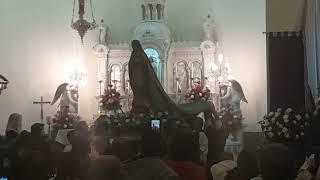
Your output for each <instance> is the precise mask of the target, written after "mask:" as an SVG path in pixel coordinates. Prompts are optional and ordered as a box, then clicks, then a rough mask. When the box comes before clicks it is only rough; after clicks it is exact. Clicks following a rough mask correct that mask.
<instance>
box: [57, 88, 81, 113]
mask: <svg viewBox="0 0 320 180" xmlns="http://www.w3.org/2000/svg"><path fill="white" fill-rule="evenodd" d="M60 97H61V98H60ZM59 98H60V103H59V107H60V110H61V111H62V109H63V108H64V107H69V110H70V112H71V113H78V99H79V94H78V87H77V86H75V85H72V84H68V83H63V84H61V85H60V86H58V88H57V90H56V93H55V95H54V98H53V100H52V103H51V105H53V104H55V103H56V102H57V101H58V100H59Z"/></svg>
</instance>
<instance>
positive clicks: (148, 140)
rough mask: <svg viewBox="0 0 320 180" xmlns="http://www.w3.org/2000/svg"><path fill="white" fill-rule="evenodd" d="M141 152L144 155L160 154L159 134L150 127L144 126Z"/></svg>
mask: <svg viewBox="0 0 320 180" xmlns="http://www.w3.org/2000/svg"><path fill="white" fill-rule="evenodd" d="M141 149H142V154H143V155H144V156H146V157H150V156H161V152H162V145H161V134H160V133H159V132H158V131H157V130H152V128H145V130H144V132H143V134H142V139H141Z"/></svg>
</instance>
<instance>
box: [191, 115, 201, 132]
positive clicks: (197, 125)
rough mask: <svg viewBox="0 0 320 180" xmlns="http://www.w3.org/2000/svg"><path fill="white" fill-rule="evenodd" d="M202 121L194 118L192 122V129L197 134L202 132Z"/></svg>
mask: <svg viewBox="0 0 320 180" xmlns="http://www.w3.org/2000/svg"><path fill="white" fill-rule="evenodd" d="M203 125H204V123H203V119H202V118H199V117H198V118H196V119H195V120H194V121H193V129H194V130H195V131H197V132H200V131H202V130H203Z"/></svg>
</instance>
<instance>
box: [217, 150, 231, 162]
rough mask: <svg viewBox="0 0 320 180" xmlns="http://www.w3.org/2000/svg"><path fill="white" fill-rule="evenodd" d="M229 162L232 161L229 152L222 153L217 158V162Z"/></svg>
mask: <svg viewBox="0 0 320 180" xmlns="http://www.w3.org/2000/svg"><path fill="white" fill-rule="evenodd" d="M225 160H231V161H233V160H234V158H233V154H232V153H231V152H223V153H222V154H221V156H220V158H219V161H225Z"/></svg>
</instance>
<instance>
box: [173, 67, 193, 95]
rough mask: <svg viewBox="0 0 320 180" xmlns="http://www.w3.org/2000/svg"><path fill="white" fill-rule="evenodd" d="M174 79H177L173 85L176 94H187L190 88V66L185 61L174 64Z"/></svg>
mask: <svg viewBox="0 0 320 180" xmlns="http://www.w3.org/2000/svg"><path fill="white" fill-rule="evenodd" d="M173 77H174V78H175V79H174V84H173V87H174V90H175V92H176V93H185V92H186V91H187V90H188V87H189V86H188V84H189V76H188V65H187V63H186V62H185V61H180V62H177V63H175V64H174V70H173Z"/></svg>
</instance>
